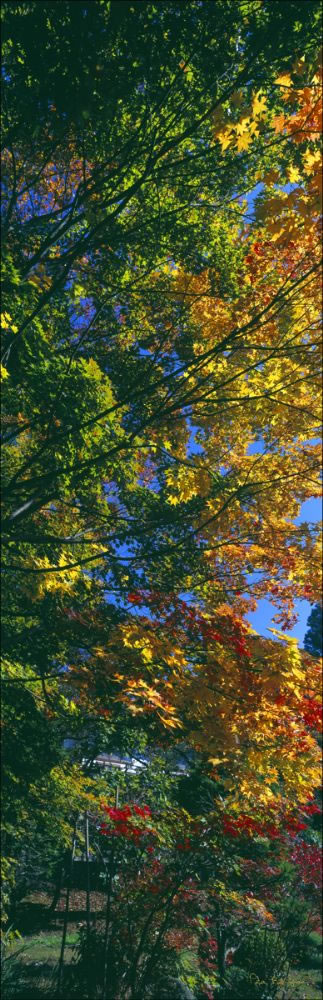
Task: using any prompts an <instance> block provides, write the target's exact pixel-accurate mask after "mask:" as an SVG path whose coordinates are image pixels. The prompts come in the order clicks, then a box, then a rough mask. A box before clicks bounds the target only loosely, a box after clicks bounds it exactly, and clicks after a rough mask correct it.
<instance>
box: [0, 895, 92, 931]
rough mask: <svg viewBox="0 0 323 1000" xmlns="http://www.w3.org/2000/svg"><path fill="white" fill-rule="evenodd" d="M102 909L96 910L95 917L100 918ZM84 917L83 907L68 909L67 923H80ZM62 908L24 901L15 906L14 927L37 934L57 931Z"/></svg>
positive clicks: (62, 914) (62, 915)
mask: <svg viewBox="0 0 323 1000" xmlns="http://www.w3.org/2000/svg"><path fill="white" fill-rule="evenodd" d="M103 916H104V910H103V909H102V910H96V911H95V918H96V919H97V920H100V919H101V918H103ZM85 918H86V910H85V909H78V910H76V909H74V910H69V913H68V924H77V923H81V922H83V921H84V920H85ZM63 920H64V910H63V909H60V910H55V911H54V912H53V911H52V910H49V909H48V907H47V906H44V904H43V903H33V902H26V903H21V904H20V906H19V907H18V908H17V912H16V916H15V927H16V928H17V930H18V931H19V932H20V934H28V935H30V934H37V933H39V931H44V932H45V931H55V930H56V931H57V930H60V928H61V927H62V924H63Z"/></svg>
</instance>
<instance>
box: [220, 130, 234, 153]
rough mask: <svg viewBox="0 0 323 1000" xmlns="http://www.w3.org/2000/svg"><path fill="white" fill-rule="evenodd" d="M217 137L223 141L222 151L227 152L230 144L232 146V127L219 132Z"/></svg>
mask: <svg viewBox="0 0 323 1000" xmlns="http://www.w3.org/2000/svg"><path fill="white" fill-rule="evenodd" d="M216 138H217V139H218V140H219V142H220V143H221V148H222V152H225V150H226V149H227V148H228V146H230V144H231V142H232V139H233V133H232V131H231V128H229V129H226V130H225V132H218V133H217V136H216Z"/></svg>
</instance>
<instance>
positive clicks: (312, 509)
mask: <svg viewBox="0 0 323 1000" xmlns="http://www.w3.org/2000/svg"><path fill="white" fill-rule="evenodd" d="M321 517H322V503H321V500H319V499H317V498H316V497H315V498H313V499H311V500H306V501H305V503H303V504H302V507H301V513H300V515H299V517H298V518H297V521H296V523H297V524H300V522H301V521H319V520H320V519H321ZM275 610H276V609H275V608H274V607H273V606H272V604H271V603H270V601H266V600H261V601H259V602H258V608H257V611H254V612H253V614H250V615H248V616H247V618H248V621H249V622H250V625H252V627H253V628H254V629H256V631H257V632H259V633H260V634H261V635H264V636H267V637H268V638H269V637H270V632H267V629H268V628H269V627H270V626H271V625H272V624H273V626H274V627H276V628H277V625H276V626H275V623H274V622H272V618H273V615H274V614H275ZM295 611H296V612H297V614H298V622H297V624H296V625H295V626H294V628H292V629H291V630H290V632H288V633H287V634H288V635H295V636H296V638H297V639H298V640H299V642H300V644H301V645H302V643H303V639H304V635H305V632H306V625H307V619H308V616H309V614H310V611H311V604H309V601H296V604H295Z"/></svg>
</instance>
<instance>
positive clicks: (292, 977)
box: [13, 890, 322, 1000]
mask: <svg viewBox="0 0 323 1000" xmlns="http://www.w3.org/2000/svg"><path fill="white" fill-rule="evenodd" d="M104 900H105V897H104V895H103V894H102V893H99V892H95V893H91V911H92V914H93V913H94V915H95V920H100V918H102V917H103V914H104ZM50 902H51V897H50V896H49V895H47V893H41V892H38V893H33V894H32V895H30V896H28V897H26V899H24V900H23V901H22V903H21V904H20V906H19V908H18V911H17V921H16V926H17V928H18V929H19V931H20V933H21V935H22V937H21V938H20V939H19V940H17V942H16V943H15V944H14V946H13V948H14V951H16V952H21V954H20V960H21V963H22V965H23V975H24V980H25V983H26V998H33V1000H36V998H41V997H45V996H46V995H47V997H50V995H51V993H52V990H51V988H50V984H51V982H53V984H54V982H55V970H56V968H57V964H58V960H59V954H60V947H61V940H62V926H63V917H64V909H65V893H64V892H63V893H62V897H61V899H60V901H59V903H58V905H57V907H56V910H55V912H54V913H52V912H50V910H49V906H50ZM85 902H86V897H85V892H82V891H78V890H72V891H71V894H70V909H69V917H68V931H67V937H66V949H65V956H64V962H65V964H68V963H69V962H71V960H72V957H73V947H74V945H75V944H76V941H77V934H78V928H79V926H80V924H82V923H84V922H85ZM21 949H22V950H21ZM315 964H317V966H318V967H317V968H316V967H313V966H312V967H311V968H308V969H304V968H301V969H291V970H290V974H289V979H288V987H287V990H286V989H285V991H284V992H283V993H282V994H281V997H280V998H279V1000H322V969H321V967H320V966H319V959H318V960H317V962H316V963H315ZM181 965H182V971H183V973H184V975H183V978H185V973H186V975H188V976H189V975H190V973H192V972H194V966H195V961H194V955H193V954H192V952H188V951H187V949H185V950H184V951H183V955H182V962H181Z"/></svg>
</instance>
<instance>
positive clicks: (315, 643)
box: [304, 604, 322, 656]
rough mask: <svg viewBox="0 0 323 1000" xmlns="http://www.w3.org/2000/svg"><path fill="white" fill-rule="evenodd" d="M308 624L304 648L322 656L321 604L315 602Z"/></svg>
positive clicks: (314, 654) (313, 654)
mask: <svg viewBox="0 0 323 1000" xmlns="http://www.w3.org/2000/svg"><path fill="white" fill-rule="evenodd" d="M307 626H308V627H307V631H306V632H305V638H304V649H306V650H307V652H308V653H311V654H312V656H322V608H321V605H320V604H314V607H313V608H312V611H311V613H310V615H309V617H308V619H307Z"/></svg>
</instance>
